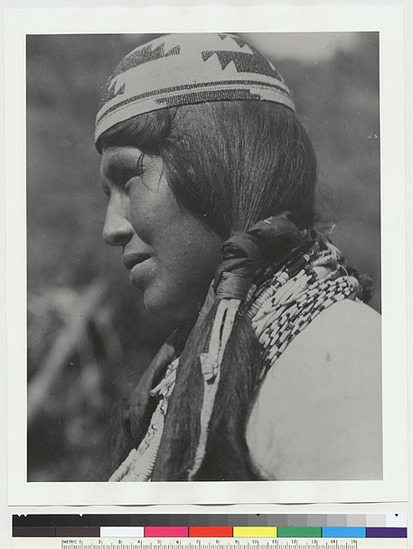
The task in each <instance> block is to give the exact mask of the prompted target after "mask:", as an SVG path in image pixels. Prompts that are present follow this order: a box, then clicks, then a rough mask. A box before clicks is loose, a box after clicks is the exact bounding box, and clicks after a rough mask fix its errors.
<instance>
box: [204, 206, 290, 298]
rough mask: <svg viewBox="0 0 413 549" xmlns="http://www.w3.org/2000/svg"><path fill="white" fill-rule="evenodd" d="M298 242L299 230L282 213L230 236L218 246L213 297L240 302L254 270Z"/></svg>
mask: <svg viewBox="0 0 413 549" xmlns="http://www.w3.org/2000/svg"><path fill="white" fill-rule="evenodd" d="M299 239H300V233H299V230H298V229H297V227H296V226H295V225H294V223H293V222H292V221H290V220H289V219H288V217H287V214H285V213H283V214H280V215H278V216H273V217H269V218H268V219H264V220H263V221H259V222H258V223H256V224H255V225H253V226H252V227H251V228H250V229H248V230H247V231H246V232H237V233H234V234H233V235H231V236H230V238H229V239H228V240H226V241H225V242H224V243H223V245H222V247H221V255H222V262H221V263H220V265H219V267H218V269H217V271H216V274H215V279H214V290H215V295H216V298H217V299H239V300H243V299H244V298H245V297H246V295H247V293H248V290H249V288H250V286H251V283H252V280H253V277H254V274H255V273H256V271H257V269H258V268H259V267H261V266H262V264H263V263H267V262H271V261H274V259H275V258H276V257H277V256H278V257H279V256H280V254H281V255H282V253H283V251H284V250H285V249H286V248H287V249H288V248H291V244H294V243H295V242H296V241H297V240H299ZM286 251H287V250H286Z"/></svg>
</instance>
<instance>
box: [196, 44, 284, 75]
mask: <svg viewBox="0 0 413 549" xmlns="http://www.w3.org/2000/svg"><path fill="white" fill-rule="evenodd" d="M213 55H216V56H217V57H218V60H219V62H220V64H221V67H222V70H225V69H226V67H227V66H228V65H229V64H230V63H231V62H233V63H234V65H235V67H236V69H237V72H246V73H253V74H265V75H266V76H271V77H272V78H276V79H277V80H281V79H280V75H279V74H278V72H277V71H276V70H274V69H273V67H272V66H271V65H270V64H269V63H268V61H267V60H266V59H265V58H264V57H262V56H261V55H260V56H258V55H251V54H250V53H244V52H236V51H225V50H221V51H203V52H202V59H203V60H204V61H208V59H210V58H211V57H212V56H213Z"/></svg>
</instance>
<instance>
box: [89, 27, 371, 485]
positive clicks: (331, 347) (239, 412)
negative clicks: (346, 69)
mask: <svg viewBox="0 0 413 549" xmlns="http://www.w3.org/2000/svg"><path fill="white" fill-rule="evenodd" d="M95 140H96V145H97V148H98V150H99V152H101V154H102V167H101V176H102V184H103V188H104V190H105V192H106V193H107V194H108V197H109V202H108V208H107V214H106V220H105V226H104V230H103V236H104V239H105V240H106V241H107V242H108V243H109V244H112V245H116V246H120V247H122V250H123V262H124V264H125V267H126V268H127V269H128V270H129V271H130V279H131V281H132V283H134V284H135V285H136V286H137V287H138V288H139V289H140V290H141V291H142V292H143V299H144V304H145V307H146V308H147V310H148V311H150V312H152V313H154V314H157V315H159V316H162V317H164V318H168V319H169V320H171V321H172V322H174V323H175V324H176V330H175V331H174V332H173V333H172V335H171V337H170V339H169V341H168V342H167V343H166V344H165V345H164V346H163V347H162V349H161V350H160V351H159V353H158V355H157V356H156V357H155V359H154V361H153V362H152V364H151V365H150V366H149V368H148V369H147V371H146V372H145V374H144V376H143V378H142V380H141V382H140V383H139V385H138V386H137V388H136V389H135V390H134V392H133V393H132V396H131V398H130V399H129V402H128V405H127V406H126V408H125V411H124V417H123V424H124V433H123V435H122V437H121V438H122V442H121V443H119V444H118V448H119V450H120V452H119V453H120V455H119V467H118V468H117V469H116V470H115V472H114V473H113V475H112V476H111V478H110V480H112V481H146V480H153V481H156V480H298V479H304V480H315V479H323V480H328V479H333V480H344V479H377V478H380V477H381V474H382V471H381V421H380V416H381V409H380V393H381V388H380V352H379V341H380V322H379V317H378V315H377V314H376V313H375V312H374V311H372V310H371V309H370V308H368V307H367V306H366V305H364V304H363V301H367V300H368V298H369V297H370V287H369V284H368V282H367V281H366V280H365V279H364V278H362V277H359V276H358V274H357V273H356V272H354V271H353V270H352V269H350V268H349V267H348V266H346V264H345V262H344V260H343V258H342V257H341V255H340V253H339V251H338V250H337V249H336V248H335V247H334V246H333V245H332V244H331V243H330V242H328V241H327V240H326V239H325V238H323V237H322V236H321V235H319V234H318V233H316V232H315V231H314V230H313V229H312V222H313V217H314V187H315V179H316V160H315V156H314V152H313V148H312V146H311V143H310V141H309V139H308V136H307V134H306V132H305V130H304V128H303V126H302V125H301V124H300V122H299V121H298V120H297V118H296V116H295V113H294V103H293V100H292V97H291V93H290V91H289V89H288V87H287V86H286V85H285V83H284V81H283V79H282V77H281V76H280V74H279V73H278V72H277V70H276V69H275V68H274V67H273V66H272V65H271V63H269V62H268V61H267V60H266V59H265V58H264V57H263V56H262V55H261V54H260V53H259V52H257V51H256V50H255V49H254V48H252V47H251V46H249V45H248V44H246V43H245V42H244V41H243V40H242V39H240V38H239V37H237V36H231V35H223V34H220V35H213V34H210V35H170V36H164V37H161V38H159V39H156V40H154V41H151V42H149V43H148V44H145V45H144V46H141V47H139V48H137V49H136V50H134V51H133V52H131V53H130V54H129V55H127V56H126V57H125V58H124V59H123V61H122V62H121V63H120V64H119V66H118V67H117V69H116V70H115V72H114V74H113V75H112V76H111V77H110V79H109V82H108V84H107V87H106V91H105V94H104V96H103V98H102V101H101V105H100V109H99V112H98V115H97V121H96V132H95ZM211 281H212V282H211Z"/></svg>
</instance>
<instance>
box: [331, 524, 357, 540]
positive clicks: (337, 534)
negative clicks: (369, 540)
mask: <svg viewBox="0 0 413 549" xmlns="http://www.w3.org/2000/svg"><path fill="white" fill-rule="evenodd" d="M365 537H366V529H365V528H362V527H360V528H356V527H354V528H351V527H343V528H334V527H329V526H328V527H326V528H323V538H365Z"/></svg>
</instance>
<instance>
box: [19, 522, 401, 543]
mask: <svg viewBox="0 0 413 549" xmlns="http://www.w3.org/2000/svg"><path fill="white" fill-rule="evenodd" d="M13 537H14V538H16V537H32V538H34V537H43V538H44V537H57V538H70V537H71V538H75V537H76V538H157V539H159V538H174V539H180V538H215V539H225V538H249V539H251V538H253V539H258V538H272V539H274V538H334V539H339V538H348V539H350V538H351V539H361V538H376V539H377V538H393V539H395V538H407V527H400V526H398V527H395V526H365V527H351V526H342V527H339V526H336V527H332V526H324V527H323V526H318V527H315V526H271V527H268V526H256V527H254V526H252V527H251V526H234V527H232V526H215V527H214V526H189V527H188V526H186V527H185V526H140V527H139V526H80V525H75V524H72V525H71V526H68V525H67V526H17V525H14V526H13Z"/></svg>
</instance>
